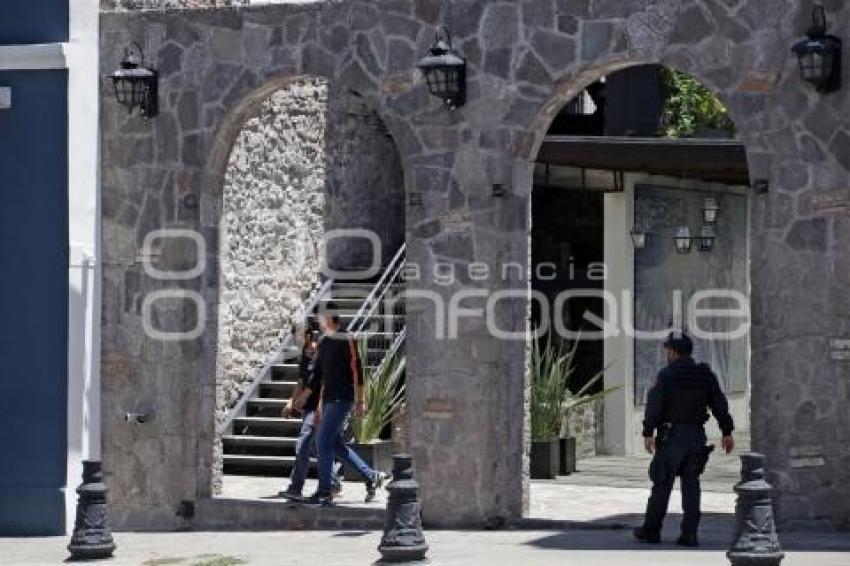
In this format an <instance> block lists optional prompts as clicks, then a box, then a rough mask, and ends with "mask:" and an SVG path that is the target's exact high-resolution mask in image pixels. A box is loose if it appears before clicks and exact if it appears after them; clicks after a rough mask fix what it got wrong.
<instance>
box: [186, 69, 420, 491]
mask: <svg viewBox="0 0 850 566" xmlns="http://www.w3.org/2000/svg"><path fill="white" fill-rule="evenodd" d="M305 91H309V92H305ZM299 92H300V94H299ZM305 102H306V103H307V105H306V106H305V105H304V103H305ZM289 106H292V107H293V108H292V112H293V116H291V117H290V118H289V119H287V118H286V115H287V114H288V112H289ZM281 117H282V118H283V119H285V120H287V122H286V124H284V125H283V126H281V125H279V124H277V121H278V118H281ZM298 122H304V123H302V124H301V126H302V127H304V128H305V129H315V130H316V131H313V132H300V133H299V134H298V137H297V139H296V140H295V142H296V143H297V142H301V141H304V142H305V143H307V144H309V145H310V146H311V147H309V148H308V150H307V153H303V154H302V153H301V152H300V151H299V149H298V148H297V147H292V148H291V150H292V151H294V152H295V153H298V154H299V155H298V156H295V157H294V158H293V159H294V160H295V161H294V162H292V163H289V165H290V166H291V167H290V169H292V170H295V169H297V170H298V171H300V172H298V171H296V173H294V174H291V173H292V171H289V173H286V172H284V171H277V172H276V173H274V175H275V176H277V175H278V174H280V175H281V178H280V180H279V179H272V178H265V177H263V178H260V179H259V180H260V181H262V182H264V183H265V184H266V185H268V187H269V188H270V189H272V188H274V187H276V186H277V183H278V182H283V177H286V178H289V177H293V176H294V177H295V178H297V179H298V180H297V181H296V180H292V179H290V181H288V182H291V185H289V187H288V188H284V190H283V191H282V194H281V197H282V198H286V199H287V202H289V201H290V200H291V197H292V194H291V193H293V190H292V189H294V192H295V193H302V194H301V195H300V196H296V197H295V199H296V201H297V202H294V205H295V206H296V207H299V209H300V210H301V211H302V213H303V215H302V216H301V217H299V218H297V219H295V218H291V214H292V211H291V210H283V209H280V210H278V211H275V210H267V211H265V212H261V211H259V210H252V209H250V208H248V209H242V210H234V207H233V205H232V204H231V203H229V202H228V199H239V198H240V195H239V193H238V192H235V191H240V190H247V191H248V192H249V193H251V194H249V195H248V196H249V197H250V198H251V199H252V200H254V201H256V202H265V201H267V199H268V198H269V195H267V194H256V187H255V188H254V190H251V189H250V188H249V187H248V185H252V184H255V183H256V181H257V180H258V177H260V176H268V175H269V173H270V172H269V171H266V170H265V169H266V168H265V167H263V166H262V162H263V160H264V159H265V157H264V156H265V153H266V151H275V150H273V149H270V147H269V146H275V145H277V144H278V143H279V139H278V136H281V135H283V133H284V129H285V128H290V130H292V129H294V128H297V127H298V124H297V123H298ZM307 122H309V124H308V123H307ZM320 124H321V125H320ZM246 128H250V129H253V130H254V131H253V132H249V133H247V134H246V133H245V132H246ZM252 136H259V137H261V138H262V141H261V142H259V143H260V145H258V146H256V147H255V151H256V152H258V153H259V155H253V156H252V155H248V154H246V153H245V147H243V146H244V145H245V144H246V143H247V144H251V143H256V142H252V141H251V137H252ZM306 138H310V139H306ZM237 151H240V152H241V157H242V158H243V159H246V160H247V161H248V162H249V167H250V168H251V170H250V171H244V172H242V173H237V172H235V170H237V169H239V166H238V165H237V162H236V161H235V159H239V158H238V157H235V155H236V153H237ZM309 156H312V158H313V159H317V160H320V161H321V162H311V161H310V157H309ZM279 157H280V159H281V160H283V161H286V156H284V155H282V154H279ZM257 159H259V161H257ZM260 169H263V171H259V170H260ZM203 176H204V188H205V191H204V192H202V196H201V208H202V211H203V212H202V218H201V220H202V223H203V224H204V225H205V226H210V227H215V230H213V231H212V237H215V238H217V241H218V245H216V246H213V245H212V243H210V249H214V250H216V254H217V255H216V256H215V257H211V258H209V263H210V264H211V265H212V264H214V265H215V266H216V269H215V272H214V274H213V273H210V275H212V276H211V277H209V278H208V284H207V285H205V286H204V289H203V292H204V294H205V296H206V297H207V300H208V303H207V304H208V305H210V306H209V308H208V309H207V310H208V312H207V320H208V321H209V332H208V337H207V340H208V341H213V340H215V341H216V346H217V355H216V356H215V360H208V362H213V365H212V367H211V368H210V371H209V374H210V375H213V376H215V381H214V383H212V384H211V385H214V386H215V388H216V403H215V411H214V417H213V422H214V424H215V426H216V427H217V426H218V425H219V424H220V422H221V419H222V418H223V416H224V411H225V410H226V408H227V407H230V406H232V405H233V404H234V403H235V402H236V401H237V400H238V398H239V395H241V393H240V391H242V390H244V387H245V386H246V385H247V384H248V378H250V376H251V369H252V367H253V366H254V364H256V363H257V361H259V360H262V359H264V358H265V356H267V355H268V353H269V352H270V351H271V349H272V348H273V346H274V343H275V342H276V341H277V340H279V339H280V337H278V338H277V339H275V338H274V337H271V336H269V335H268V330H269V328H266V327H265V326H264V327H262V328H261V323H262V319H266V322H269V321H270V320H271V319H275V320H277V319H279V320H277V322H278V323H279V324H277V325H276V328H277V329H278V330H280V331H283V330H284V329H285V324H286V321H287V320H288V319H290V318H291V317H292V316H295V315H296V314H297V311H298V306H300V305H301V303H302V301H303V300H304V298H306V296H307V295H308V294H309V293H310V291H311V290H312V289H313V288H314V286H315V282H316V279H317V277H318V275H319V268H320V265H321V260H320V259H319V257H318V254H319V252H320V250H321V246H320V240H321V238H322V233H323V232H325V231H328V230H333V229H345V228H358V229H363V228H366V229H370V230H372V231H374V232H376V233H377V234H378V236H379V239H380V240H381V242H382V244H383V246H382V250H381V252H382V254H381V255H382V260H383V261H384V262H387V261H389V259H391V257H392V256H393V255H394V254H395V252H396V251H397V249H398V246H399V245H401V243H403V242H404V238H405V234H404V231H405V226H404V218H405V216H404V212H405V211H404V168H403V165H402V161H401V156H400V153H399V150H398V148H397V146H396V143H395V138H394V137H393V135H392V132H391V131H390V129H389V127H388V126H387V125H386V122H385V121H384V120H383V118H382V116H381V112H380V111H379V109H378V106H377V105H376V103H375V99H374V96H371V95H370V94H369V93H366V94H365V95H363V94H361V93H360V92H358V91H356V90H354V89H352V88H349V87H348V86H347V85H346V84H344V83H343V82H342V81H338V80H334V79H332V78H329V77H327V76H316V75H309V74H299V75H292V76H283V77H279V78H276V79H274V80H271V81H269V82H267V83H265V84H263V85H262V86H261V87H259V88H256V89H254V90H251V91H250V92H248V93H247V94H245V95H244V96H243V97H242V98H241V100H239V101H238V102H237V103H236V104H235V105H234V106H233V108H232V110H231V111H230V112H228V113H227V114H226V115H224V116H223V118H222V121H221V123H220V125H219V127H218V130H217V134H216V136H215V138H214V139H213V141H212V143H211V148H210V152H209V155H208V158H207V166H206V167H205V170H204V172H203ZM278 188H280V187H278ZM278 192H280V191H278ZM307 192H312V193H315V194H310V195H307V194H304V193H307ZM254 197H258V198H254ZM316 197H318V199H319V201H320V202H318V204H317V203H316V202H315V200H316ZM300 199H308V200H310V202H307V201H304V202H302V201H301V200H300ZM311 199H312V200H311ZM317 206H318V209H319V210H317V209H316V208H317ZM232 214H239V215H241V216H243V217H245V219H246V220H249V222H247V223H242V222H236V223H234V222H232V221H229V220H227V217H228V216H230V215H232ZM256 214H264V216H267V217H269V218H267V220H271V221H272V223H273V225H269V224H266V225H265V226H263V225H262V223H261V222H259V223H257V222H250V220H251V219H252V218H253V217H254V216H256ZM269 215H271V216H269ZM281 215H283V216H286V217H287V218H288V219H289V220H297V221H302V222H304V223H306V225H307V226H306V228H308V229H309V234H306V235H303V238H304V239H303V241H301V244H302V246H301V247H302V248H304V249H303V250H302V251H304V252H305V254H306V256H305V258H304V265H302V267H301V269H300V272H299V273H298V274H296V273H294V272H291V269H287V270H283V271H281V272H280V273H278V275H279V277H277V278H275V279H274V280H271V279H269V278H268V275H269V274H268V273H266V271H267V270H268V269H271V268H272V266H270V264H269V262H268V261H267V260H268V259H271V258H266V260H264V261H263V265H262V266H258V267H259V272H257V273H255V275H259V276H260V279H261V280H265V281H267V283H268V285H267V286H266V287H267V289H266V290H267V291H269V293H267V296H266V297H265V301H266V302H267V303H268V302H269V301H271V302H272V303H274V305H273V306H275V307H276V312H275V314H274V315H268V314H266V315H263V314H262V312H258V313H255V314H254V315H251V318H252V319H255V318H256V319H257V320H248V321H246V320H239V321H237V320H236V318H235V316H236V313H237V311H240V310H241V307H240V306H239V303H240V298H241V299H242V300H243V301H244V300H246V299H250V300H253V298H252V297H253V289H254V287H253V285H251V284H246V283H247V281H246V278H250V277H251V276H250V275H249V272H251V271H252V267H251V264H250V260H249V259H248V258H249V257H250V256H251V255H252V253H255V251H256V250H255V251H254V252H252V251H251V250H252V246H250V245H244V244H246V238H250V237H253V238H255V240H256V242H259V243H262V242H263V241H266V244H269V245H271V246H272V248H275V246H274V243H273V242H269V241H268V236H269V234H268V233H266V232H269V230H271V231H281V230H282V231H285V232H287V233H289V234H291V230H286V227H284V226H282V225H280V224H279V223H277V222H276V220H275V218H278V219H279V217H281ZM272 217H273V218H272ZM255 220H256V219H255ZM284 222H285V221H284ZM235 226H242V228H240V229H238V230H234V227H235ZM261 231H264V233H259V232H261ZM244 232H249V234H247V236H246V234H244ZM237 233H239V234H240V235H238V236H235V237H234V235H235V234H237ZM258 238H259V239H258ZM240 242H241V243H242V244H243V245H241V246H240V245H239V243H240ZM340 242H341V243H342V245H338V244H339V243H340ZM334 243H335V244H337V245H334V246H328V248H327V249H325V250H324V253H325V255H326V256H327V260H328V263H329V265H330V266H331V267H332V268H333V269H337V270H342V271H344V270H346V269H362V268H364V267H366V266H365V265H363V266H361V265H359V264H358V263H357V262H358V261H361V260H362V261H364V262H367V261H369V260H371V257H372V255H371V248H370V247H369V246H368V245H367V246H366V248H368V249H363V248H364V246H363V245H362V244H364V241H363V240H362V239H361V238H352V239H351V241H348V240H340V239H338V238H337V239H335V240H334ZM231 244H232V245H231ZM282 246H283V244H281V245H280V247H281V249H277V251H282ZM271 251H273V252H274V251H275V249H272V250H271ZM282 259H285V258H282ZM246 260H247V261H246ZM289 263H291V262H290V261H289V260H286V261H282V262H280V264H281V266H283V265H284V264H289ZM246 270H247V271H246ZM286 281H288V286H287V285H285V282H286ZM240 282H241V283H240ZM240 284H241V287H240ZM284 287H285V288H284ZM267 306H272V305H267ZM260 310H261V311H262V309H260ZM285 313H289V314H288V315H285ZM266 326H268V324H266ZM235 327H239V329H240V330H238V331H237V330H235ZM235 344H238V345H240V347H236V345H235ZM206 418H208V417H207V416H205V419H206ZM217 437H218V433H217V432H215V433H214V434H213V446H214V448H213V454H212V462H213V474H212V478H211V479H212V482H213V486H214V490H215V489H216V488H217V487H219V485H220V484H219V481H218V478H219V477H220V476H221V466H220V463H221V453H220V451H221V446H220V443H219V441H218V438H217Z"/></svg>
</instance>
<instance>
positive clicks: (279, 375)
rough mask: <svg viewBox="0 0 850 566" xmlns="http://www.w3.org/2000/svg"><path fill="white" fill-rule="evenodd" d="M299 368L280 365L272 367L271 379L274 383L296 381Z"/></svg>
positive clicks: (285, 364) (291, 364)
mask: <svg viewBox="0 0 850 566" xmlns="http://www.w3.org/2000/svg"><path fill="white" fill-rule="evenodd" d="M299 371H300V368H299V366H298V364H294V363H282V364H275V365H273V366H272V379H273V380H276V381H296V380H297V379H298V373H299Z"/></svg>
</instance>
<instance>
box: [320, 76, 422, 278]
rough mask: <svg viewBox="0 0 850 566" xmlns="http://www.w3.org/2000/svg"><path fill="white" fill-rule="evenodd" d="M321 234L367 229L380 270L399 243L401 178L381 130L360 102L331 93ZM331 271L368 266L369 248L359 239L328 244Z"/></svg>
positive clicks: (402, 211) (385, 132) (389, 140)
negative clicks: (377, 244)
mask: <svg viewBox="0 0 850 566" xmlns="http://www.w3.org/2000/svg"><path fill="white" fill-rule="evenodd" d="M324 155H325V171H326V175H325V195H326V200H325V230H326V231H331V230H342V231H343V233H344V231H346V230H368V231H370V232H372V233H374V234H375V235H376V236H377V237H378V238H379V239H380V242H381V249H380V261H381V265H386V264H387V263H389V261H390V260H391V259H392V257H393V255H395V252H396V251H397V250H398V248H399V247H400V246H401V244H402V243H404V237H405V234H404V233H405V216H404V215H405V209H404V206H405V204H404V195H405V192H404V173H403V170H402V167H401V158H400V157H399V154H398V150H397V149H396V146H395V142H394V141H393V139H392V137H391V136H390V133H389V131H388V130H387V127H386V126H385V125H384V123H383V121H382V120H381V118H380V117H379V116H378V114H377V112H375V111H374V110H373V109H372V108H370V107H369V105H368V104H367V103H366V101H365V100H364V99H363V98H361V97H359V96H358V95H357V94H355V93H352V92H341V91H339V90H334V89H332V90H331V91H330V93H329V96H328V118H327V130H326V133H325V148H324ZM325 253H326V255H327V260H328V266H329V267H330V268H331V269H334V270H340V271H346V270H361V269H367V268H369V267H372V266H373V265H372V264H373V254H374V253H375V252H374V250H373V246H372V244H371V243H370V242H369V241H368V240H366V239H365V238H363V237H358V236H356V235H352V236H350V237H340V238H337V237H334V238H331V239H330V240H329V241H328V245H327V249H326V252H325Z"/></svg>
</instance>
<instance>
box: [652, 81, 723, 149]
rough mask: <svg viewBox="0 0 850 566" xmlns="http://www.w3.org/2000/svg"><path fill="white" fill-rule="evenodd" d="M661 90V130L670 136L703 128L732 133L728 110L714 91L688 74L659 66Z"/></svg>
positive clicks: (688, 134)
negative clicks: (662, 102)
mask: <svg viewBox="0 0 850 566" xmlns="http://www.w3.org/2000/svg"><path fill="white" fill-rule="evenodd" d="M661 81H662V88H663V92H664V105H663V109H662V129H663V132H662V133H663V134H664V135H665V136H667V137H671V138H690V137H694V136H697V135H700V134H701V133H706V132H707V131H712V130H713V131H719V132H722V133H723V134H724V136H726V137H734V135H735V124H734V122H732V119H731V118H730V117H729V112H728V111H727V109H726V107H725V106H724V105H723V103H722V102H720V100H719V99H718V98H717V97H716V96H714V94H713V93H712V92H711V91H710V90H709V89H707V88H706V87H705V86H703V85H702V84H701V83H700V82H699V81H697V80H696V79H694V78H693V77H692V76H690V75H688V74H686V73H682V72H680V71H676V70H673V69H668V68H666V67H662V69H661Z"/></svg>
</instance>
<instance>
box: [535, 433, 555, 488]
mask: <svg viewBox="0 0 850 566" xmlns="http://www.w3.org/2000/svg"><path fill="white" fill-rule="evenodd" d="M560 471H561V441H560V440H559V439H555V440H532V441H531V479H533V480H551V479H555V478H556V477H558V474H559V473H560Z"/></svg>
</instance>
